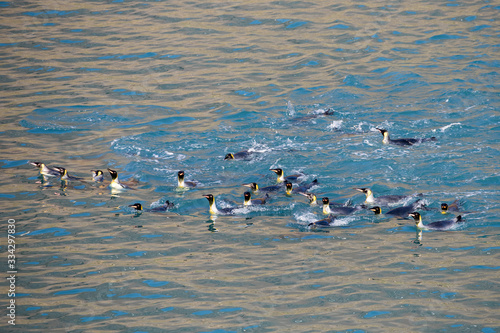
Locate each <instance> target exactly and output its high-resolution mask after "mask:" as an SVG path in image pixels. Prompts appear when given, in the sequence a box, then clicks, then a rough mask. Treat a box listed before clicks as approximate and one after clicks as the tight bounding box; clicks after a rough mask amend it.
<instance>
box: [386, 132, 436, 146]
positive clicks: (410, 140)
mask: <svg viewBox="0 0 500 333" xmlns="http://www.w3.org/2000/svg"><path fill="white" fill-rule="evenodd" d="M377 130H379V131H380V133H381V134H382V136H383V137H384V138H383V139H382V142H383V143H386V144H387V143H390V144H393V145H398V146H412V145H414V144H416V143H421V142H426V141H436V140H437V139H436V138H435V137H431V138H425V139H421V138H418V139H416V138H403V139H394V140H393V139H391V138H390V136H389V132H388V131H387V130H385V129H382V128H377Z"/></svg>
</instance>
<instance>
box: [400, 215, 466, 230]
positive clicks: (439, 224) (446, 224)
mask: <svg viewBox="0 0 500 333" xmlns="http://www.w3.org/2000/svg"><path fill="white" fill-rule="evenodd" d="M409 216H411V217H413V219H414V220H415V223H416V225H417V228H418V229H424V230H442V231H443V230H449V229H451V228H453V227H454V226H456V225H457V224H459V223H461V222H463V221H462V216H460V215H458V216H457V217H455V218H453V219H451V220H444V221H436V222H431V223H429V224H424V223H423V222H422V216H421V215H420V214H419V213H418V212H413V213H410V214H409Z"/></svg>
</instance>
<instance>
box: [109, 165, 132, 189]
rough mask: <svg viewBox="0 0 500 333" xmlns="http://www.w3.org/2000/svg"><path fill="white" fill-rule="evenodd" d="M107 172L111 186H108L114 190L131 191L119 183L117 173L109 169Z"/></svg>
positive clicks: (128, 187)
mask: <svg viewBox="0 0 500 333" xmlns="http://www.w3.org/2000/svg"><path fill="white" fill-rule="evenodd" d="M108 171H109V174H110V175H111V184H109V186H110V187H111V188H113V189H116V190H125V189H132V188H131V187H130V186H128V185H125V184H123V183H120V180H119V179H118V172H116V171H115V170H111V169H110V168H108Z"/></svg>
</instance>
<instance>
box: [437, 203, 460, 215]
mask: <svg viewBox="0 0 500 333" xmlns="http://www.w3.org/2000/svg"><path fill="white" fill-rule="evenodd" d="M458 211H460V200H455V201H454V202H453V203H452V204H451V205H448V204H447V203H442V204H441V213H443V214H446V213H448V212H458Z"/></svg>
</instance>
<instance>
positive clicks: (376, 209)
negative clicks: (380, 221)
mask: <svg viewBox="0 0 500 333" xmlns="http://www.w3.org/2000/svg"><path fill="white" fill-rule="evenodd" d="M370 210H371V211H372V212H374V213H375V215H378V214H381V213H382V210H381V209H380V207H379V206H375V207H372V208H370Z"/></svg>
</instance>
